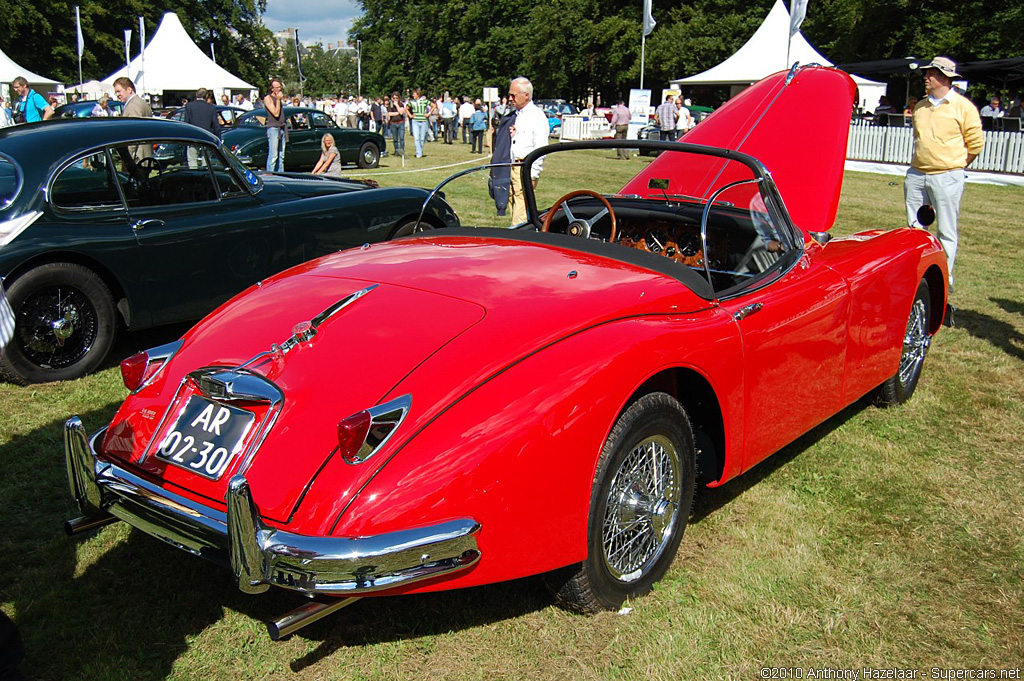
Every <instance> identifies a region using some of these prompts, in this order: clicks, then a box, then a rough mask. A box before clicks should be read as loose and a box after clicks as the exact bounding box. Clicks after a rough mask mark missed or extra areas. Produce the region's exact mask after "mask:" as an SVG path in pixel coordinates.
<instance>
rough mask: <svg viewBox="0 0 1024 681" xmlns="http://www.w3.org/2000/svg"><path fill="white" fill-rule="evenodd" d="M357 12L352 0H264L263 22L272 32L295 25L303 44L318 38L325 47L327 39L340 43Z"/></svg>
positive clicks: (357, 14) (358, 11)
mask: <svg viewBox="0 0 1024 681" xmlns="http://www.w3.org/2000/svg"><path fill="white" fill-rule="evenodd" d="M360 14H362V10H361V8H360V7H359V5H358V3H357V2H356V0H267V11H266V13H265V14H264V15H263V24H264V25H265V26H266V27H267V28H269V29H270V30H271V31H274V32H275V33H276V32H277V31H282V30H284V29H286V28H297V29H299V40H300V41H301V42H302V43H303V44H304V45H308V44H311V43H315V42H317V41H319V42H321V43H323V45H324V47H327V43H335V44H337V43H339V42H341V43H344V42H345V40H346V39H347V37H348V29H349V27H350V26H351V25H352V22H353V21H354V20H355V19H356V17H358V16H359V15H360Z"/></svg>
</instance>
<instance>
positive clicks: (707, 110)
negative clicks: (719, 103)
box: [636, 105, 715, 156]
mask: <svg viewBox="0 0 1024 681" xmlns="http://www.w3.org/2000/svg"><path fill="white" fill-rule="evenodd" d="M686 108H687V109H689V110H690V115H691V116H692V117H693V122H694V124H697V123H700V122H701V121H703V120H704V119H705V118H707V117H708V116H710V115H711V114H712V113H714V111H715V110H714V109H712V108H711V107H710V106H698V105H693V106H688V107H686ZM690 129H691V130H692V129H693V128H690ZM636 138H637V139H639V140H660V139H661V128H660V127H658V124H657V123H654V122H651V123H648V124H647V125H645V126H643V127H642V128H640V129H639V130H638V131H637V133H636ZM679 139H680V140H681V139H683V137H680V138H679ZM658 153H659V152H658V151H657V150H655V149H641V150H640V155H641V156H656V155H657V154H658Z"/></svg>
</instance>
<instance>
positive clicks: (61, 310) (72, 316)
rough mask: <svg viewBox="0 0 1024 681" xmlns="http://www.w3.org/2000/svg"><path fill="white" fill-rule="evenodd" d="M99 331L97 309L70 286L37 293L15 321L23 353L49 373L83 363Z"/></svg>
mask: <svg viewBox="0 0 1024 681" xmlns="http://www.w3.org/2000/svg"><path fill="white" fill-rule="evenodd" d="M98 327H99V322H98V320H97V315H96V308H95V307H93V305H92V302H91V301H90V300H89V299H88V298H87V297H86V296H85V295H84V294H83V293H82V292H81V291H78V290H77V289H75V288H73V287H71V286H47V287H45V288H42V289H39V290H37V291H35V292H34V293H33V294H32V295H30V296H29V297H28V298H27V299H26V300H25V301H24V302H23V303H22V304H21V306H20V307H19V308H18V310H17V311H16V317H15V328H16V329H17V334H16V338H17V341H18V343H19V345H20V347H21V351H22V352H23V353H24V354H25V357H26V358H27V359H28V360H29V361H30V362H32V363H33V364H36V365H38V366H40V367H43V368H47V369H63V368H66V367H68V366H71V365H72V364H74V363H75V362H77V361H79V360H80V359H82V357H84V356H85V355H86V353H88V352H89V349H90V348H92V346H93V343H95V341H96V334H97V330H98Z"/></svg>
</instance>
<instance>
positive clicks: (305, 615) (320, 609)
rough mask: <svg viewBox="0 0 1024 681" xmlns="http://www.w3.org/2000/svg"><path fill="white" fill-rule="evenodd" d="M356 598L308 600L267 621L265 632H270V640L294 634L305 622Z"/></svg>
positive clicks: (277, 639) (310, 621)
mask: <svg viewBox="0 0 1024 681" xmlns="http://www.w3.org/2000/svg"><path fill="white" fill-rule="evenodd" d="M358 600H360V599H359V598H358V597H356V596H353V597H351V598H338V599H335V600H334V601H333V602H331V603H324V602H322V601H310V602H309V603H306V604H305V605H303V606H300V607H298V608H295V610H292V611H291V612H289V613H287V614H285V615H282V616H281V617H278V618H277V619H276V620H274V621H272V622H267V633H268V634H270V640H272V641H280V640H281V639H282V638H284V637H285V636H290V635H292V634H294V633H295V632H296V631H298V630H299V629H301V628H302V627H304V626H306V625H307V624H312V623H313V622H316V621H317V620H318V619H321V618H323V617H327V616H328V615H330V614H331V613H333V612H337V611H338V610H341V609H342V608H345V607H348V606H350V605H352V604H353V603H355V602H356V601H358Z"/></svg>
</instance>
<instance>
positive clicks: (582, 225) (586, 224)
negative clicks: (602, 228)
mask: <svg viewBox="0 0 1024 681" xmlns="http://www.w3.org/2000/svg"><path fill="white" fill-rule="evenodd" d="M577 196H589V197H591V198H595V199H597V200H598V201H600V202H601V203H603V204H604V210H602V211H599V212H598V213H597V215H595V216H594V217H592V218H590V220H584V219H583V218H578V217H576V216H575V215H573V214H572V211H571V210H569V204H568V203H567V202H568V201H569V200H570V199H575V198H576V197H577ZM563 204H564V205H563ZM559 207H561V208H562V210H563V211H564V212H565V217H566V218H568V219H569V225H568V226H567V227H566V229H565V233H566V234H570V235H572V236H581V237H584V238H586V237H589V236H590V230H591V228H592V227H593V226H594V223H595V222H597V221H598V220H600V219H601V218H603V217H604V216H605V215H606V214H607V215H608V217H610V218H611V220H612V229H611V232H610V233H609V234H608V243H615V237H616V236H617V230H616V225H617V221H616V219H615V211H613V210H612V204H610V203H608V199H606V198H604V197H603V196H601V195H600V194H598V193H597V192H592V191H590V190H589V189H577V190H576V191H574V192H569V193H568V194H566V195H565V196H563V197H562V198H560V199H558V200H557V201H555V202H554V203H553V204H552V205H551V208H549V209H548V212H547V214H546V215H545V216H544V223H543V224H542V225H541V226H540V231H542V232H546V231H548V229H550V227H551V218H553V217H554V216H555V213H556V212H557V211H558V209H559Z"/></svg>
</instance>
